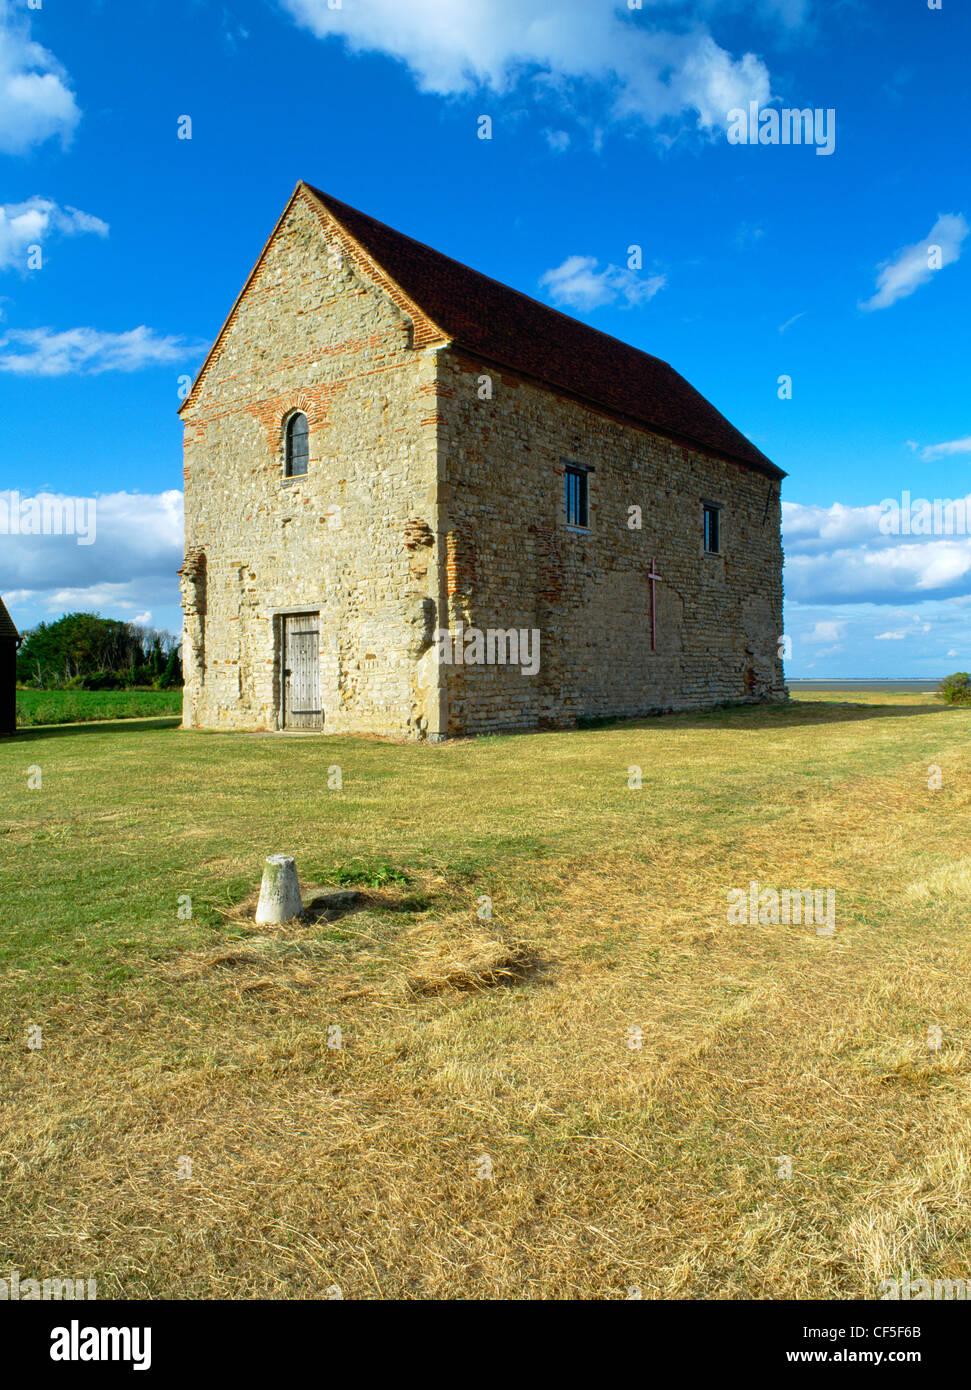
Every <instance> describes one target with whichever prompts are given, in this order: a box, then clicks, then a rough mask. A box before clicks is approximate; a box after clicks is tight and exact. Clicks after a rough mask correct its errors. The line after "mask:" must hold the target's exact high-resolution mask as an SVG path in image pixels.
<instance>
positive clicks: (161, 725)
mask: <svg viewBox="0 0 971 1390" xmlns="http://www.w3.org/2000/svg"><path fill="white" fill-rule="evenodd" d="M181 723H182V718H181V716H180V715H178V714H163V715H146V716H145V718H141V717H135V718H131V719H84V720H79V721H78V723H76V724H32V725H28V726H27V728H25V729H18V730H17V732H16V733H15V734H8V735H6V737H5V738H4V739H2V740H0V748H3V747H6V746H7V745H8V744H12V743H33V742H35V741H36V740H37V739H43V738H57V737H58V736H59V735H61V734H143V733H146V732H150V731H153V730H158V729H178V728H179V726H180V725H181Z"/></svg>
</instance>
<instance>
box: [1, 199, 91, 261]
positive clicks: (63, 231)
mask: <svg viewBox="0 0 971 1390" xmlns="http://www.w3.org/2000/svg"><path fill="white" fill-rule="evenodd" d="M84 232H88V233H93V234H94V235H95V236H100V237H106V236H107V235H108V224H107V222H102V220H101V218H100V217H92V216H91V214H90V213H88V212H80V211H79V210H78V209H77V208H72V207H66V208H62V207H59V206H58V205H57V203H55V202H53V201H52V200H51V199H50V198H40V197H34V198H28V199H27V201H26V202H25V203H0V270H10V269H11V268H13V267H16V266H19V267H21V268H24V267H25V266H26V259H27V247H28V246H33V245H43V243H44V242H45V241H46V240H47V239H48V238H49V237H51V236H52V235H53V234H55V233H56V234H58V235H60V236H77V235H79V234H81V233H84Z"/></svg>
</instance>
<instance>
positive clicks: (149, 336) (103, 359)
mask: <svg viewBox="0 0 971 1390" xmlns="http://www.w3.org/2000/svg"><path fill="white" fill-rule="evenodd" d="M203 350H204V346H203V344H201V343H192V342H188V341H187V340H186V339H185V338H181V337H177V336H175V335H173V334H168V335H162V334H158V333H155V332H153V330H152V329H150V328H146V327H145V326H144V325H142V326H141V327H139V328H132V329H129V330H128V332H126V333H103V332H101V331H100V330H99V329H97V328H68V329H64V330H62V331H60V332H59V331H57V330H56V329H53V328H22V329H9V330H8V331H7V332H6V333H4V334H2V335H0V372H12V373H14V374H15V375H17V376H66V375H69V374H70V375H79V374H83V375H88V376H93V375H96V374H98V373H100V372H137V371H141V370H142V369H143V368H145V367H160V366H167V365H171V364H172V363H175V362H185V361H186V360H187V359H189V358H191V357H193V356H197V355H198V354H199V353H200V352H202V351H203Z"/></svg>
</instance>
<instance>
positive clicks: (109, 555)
mask: <svg viewBox="0 0 971 1390" xmlns="http://www.w3.org/2000/svg"><path fill="white" fill-rule="evenodd" d="M30 495H32V494H29V493H28V492H27V490H26V489H24V490H22V491H21V493H19V494H13V497H14V505H15V506H16V503H17V502H19V503H20V504H21V506H22V505H23V502H24V500H25V499H26V498H27V497H28V496H30ZM36 496H37V497H38V498H39V499H41V501H43V500H44V499H48V500H49V501H59V500H64V498H63V494H52V493H37V494H36ZM11 497H12V494H11V492H10V491H9V490H4V491H0V504H2V505H0V514H2V515H3V516H4V517H6V515H7V513H8V510H9V507H10V504H11ZM71 500H73V499H71ZM92 506H93V508H94V514H93V515H94V520H95V522H96V525H95V526H94V527H93V530H92V534H93V535H94V541H93V543H92V544H90V545H79V544H78V538H77V536H76V535H71V534H65V535H3V536H2V544H0V593H4V594H8V595H9V596H10V597H11V599H12V600H13V601H17V600H18V599H19V600H20V601H22V602H26V600H27V596H28V595H30V596H33V597H34V599H37V600H39V601H41V602H43V603H44V604H45V605H46V606H47V607H50V608H63V607H65V606H66V607H70V606H71V604H72V603H75V604H76V603H77V601H78V599H79V597H80V596H82V595H86V596H87V598H86V602H87V603H88V605H89V606H91V605H94V606H97V605H96V604H94V599H93V598H92V594H94V596H95V597H96V598H99V599H101V600H102V601H111V602H112V603H114V604H118V603H119V602H121V601H125V600H129V599H130V600H131V602H132V603H133V604H137V606H138V607H139V608H141V609H145V608H148V607H149V606H151V605H152V604H153V602H154V600H153V598H152V590H151V589H150V591H149V592H148V593H142V594H141V597H140V600H139V597H138V590H139V587H140V586H144V585H146V584H148V585H151V586H153V587H154V590H155V593H156V599H157V588H158V585H159V583H160V582H164V583H165V584H166V585H167V586H168V587H169V589H170V590H171V591H172V593H173V594H174V593H175V592H176V588H175V586H176V571H177V570H178V568H179V566H180V565H181V563H182V545H183V522H182V516H183V507H182V493H181V492H180V491H178V490H176V489H172V490H170V491H168V492H161V493H138V492H112V493H105V494H103V495H101V496H96V497H94V498H93V499H89V509H90V507H92ZM44 596H46V597H44Z"/></svg>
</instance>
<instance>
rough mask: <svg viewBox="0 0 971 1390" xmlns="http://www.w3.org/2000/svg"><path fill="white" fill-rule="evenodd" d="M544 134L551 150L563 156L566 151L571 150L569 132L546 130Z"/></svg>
mask: <svg viewBox="0 0 971 1390" xmlns="http://www.w3.org/2000/svg"><path fill="white" fill-rule="evenodd" d="M543 134H544V135H545V136H546V143H547V144H548V145H549V147H550V149H551V150H555V152H556V153H557V154H563V152H564V151H565V150H568V149H569V148H570V136H569V133H568V132H567V131H565V130H544V131H543Z"/></svg>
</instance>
